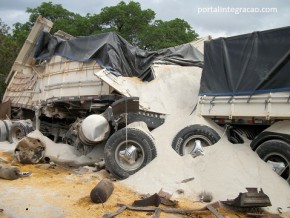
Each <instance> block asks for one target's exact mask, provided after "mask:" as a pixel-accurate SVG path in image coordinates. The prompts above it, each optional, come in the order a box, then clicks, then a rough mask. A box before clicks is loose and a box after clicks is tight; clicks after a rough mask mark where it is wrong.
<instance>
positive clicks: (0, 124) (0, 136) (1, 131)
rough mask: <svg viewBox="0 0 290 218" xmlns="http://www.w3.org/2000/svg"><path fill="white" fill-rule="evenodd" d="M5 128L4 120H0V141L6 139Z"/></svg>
mask: <svg viewBox="0 0 290 218" xmlns="http://www.w3.org/2000/svg"><path fill="white" fill-rule="evenodd" d="M7 133H8V132H7V128H6V125H5V123H4V121H2V120H0V142H3V141H6V140H7Z"/></svg>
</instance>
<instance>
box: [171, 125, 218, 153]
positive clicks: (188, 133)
mask: <svg viewBox="0 0 290 218" xmlns="http://www.w3.org/2000/svg"><path fill="white" fill-rule="evenodd" d="M219 139H220V136H219V135H218V134H217V132H216V131H214V130H213V129H211V128H210V127H208V126H201V125H192V126H187V127H185V128H184V129H182V130H181V131H180V132H178V133H177V135H176V136H175V137H174V139H173V142H172V148H173V149H174V150H175V151H176V152H177V153H178V154H179V155H181V156H183V155H185V154H189V153H191V151H193V149H194V148H195V146H196V141H197V140H199V141H200V142H201V145H202V147H206V146H210V145H213V144H215V143H216V142H218V140H219Z"/></svg>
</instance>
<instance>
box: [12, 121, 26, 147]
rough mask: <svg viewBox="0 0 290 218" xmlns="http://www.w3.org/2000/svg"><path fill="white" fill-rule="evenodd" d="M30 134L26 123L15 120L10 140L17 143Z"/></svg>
mask: <svg viewBox="0 0 290 218" xmlns="http://www.w3.org/2000/svg"><path fill="white" fill-rule="evenodd" d="M27 134H28V130H27V127H26V125H25V124H23V123H22V122H15V123H13V124H12V126H11V129H10V132H9V142H10V143H17V142H19V141H20V140H21V139H22V138H24V137H25V136H26V135H27Z"/></svg>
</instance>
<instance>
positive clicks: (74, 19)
mask: <svg viewBox="0 0 290 218" xmlns="http://www.w3.org/2000/svg"><path fill="white" fill-rule="evenodd" d="M26 12H27V13H29V14H30V16H29V22H28V26H30V28H31V27H32V25H33V24H34V22H35V21H36V19H37V17H38V16H39V15H41V16H43V17H45V18H47V19H49V20H51V21H52V22H53V27H52V29H51V33H55V32H56V31H58V30H62V31H64V32H67V33H69V34H71V35H74V36H79V35H88V34H90V32H89V31H88V29H87V28H86V26H87V25H88V19H87V18H86V17H83V16H81V15H79V14H77V13H73V12H71V11H69V10H67V9H65V8H63V7H62V5H61V4H52V2H43V3H41V5H40V6H38V7H36V8H27V10H26Z"/></svg>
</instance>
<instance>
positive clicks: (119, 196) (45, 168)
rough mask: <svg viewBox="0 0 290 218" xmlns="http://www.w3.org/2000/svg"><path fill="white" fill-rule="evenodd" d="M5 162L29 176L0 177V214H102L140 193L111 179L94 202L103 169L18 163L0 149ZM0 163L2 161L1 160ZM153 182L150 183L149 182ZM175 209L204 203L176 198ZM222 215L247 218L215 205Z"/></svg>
mask: <svg viewBox="0 0 290 218" xmlns="http://www.w3.org/2000/svg"><path fill="white" fill-rule="evenodd" d="M0 158H1V159H2V160H5V161H7V162H8V163H6V165H14V166H18V167H19V168H20V170H21V172H30V173H31V175H30V176H28V177H23V178H20V179H17V180H4V179H0V217H15V218H16V217H22V218H26V217H27V218H28V217H29V218H34V217H42V218H46V217H47V218H48V217H49V218H50V217H54V218H57V217H59V218H60V217H83V218H85V217H103V215H104V214H105V213H107V212H109V213H112V212H115V211H117V210H118V209H119V208H120V207H119V206H118V205H117V204H118V203H121V204H127V205H132V203H133V202H134V201H135V200H139V199H140V194H138V193H137V192H136V191H134V190H131V189H130V188H128V187H125V186H124V185H123V184H122V183H120V182H118V181H115V182H114V186H115V189H114V191H113V194H112V195H111V196H110V198H109V199H108V201H107V202H105V203H104V204H95V203H93V202H92V201H91V200H90V197H89V195H90V192H91V190H92V189H93V188H94V187H95V186H96V184H97V183H98V182H99V181H100V180H101V179H103V178H107V177H109V174H108V173H107V172H106V171H105V170H102V171H99V172H93V171H92V170H90V169H88V168H79V169H73V168H68V167H62V166H54V167H49V165H47V164H34V165H22V164H19V163H17V162H15V161H13V157H12V156H11V154H7V153H3V152H0ZM1 164H3V163H1ZM152 185H154V184H152ZM176 200H177V201H178V208H182V209H198V208H202V207H204V206H205V204H204V203H200V202H193V201H192V200H190V199H176ZM218 211H219V213H220V214H222V215H223V216H224V217H233V218H235V217H237V218H241V217H247V216H246V213H242V212H236V211H230V210H225V209H222V208H218ZM153 216H154V213H148V212H139V211H129V210H125V211H124V212H122V213H121V214H120V215H118V216H117V217H136V218H138V217H140V218H141V217H153ZM160 217H169V218H170V217H215V216H214V215H213V214H212V213H211V212H210V211H208V210H206V211H204V212H202V213H201V214H187V215H178V214H169V213H164V212H161V214H160Z"/></svg>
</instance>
